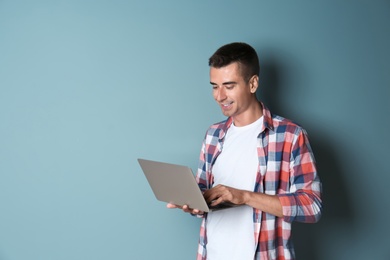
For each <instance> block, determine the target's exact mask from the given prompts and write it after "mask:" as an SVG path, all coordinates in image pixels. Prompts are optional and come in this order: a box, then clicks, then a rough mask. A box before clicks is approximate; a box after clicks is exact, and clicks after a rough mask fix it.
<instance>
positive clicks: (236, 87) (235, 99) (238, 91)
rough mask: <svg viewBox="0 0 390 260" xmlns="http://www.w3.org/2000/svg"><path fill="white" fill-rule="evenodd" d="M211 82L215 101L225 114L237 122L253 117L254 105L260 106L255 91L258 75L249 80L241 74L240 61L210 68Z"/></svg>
mask: <svg viewBox="0 0 390 260" xmlns="http://www.w3.org/2000/svg"><path fill="white" fill-rule="evenodd" d="M210 84H211V85H212V87H213V96H214V99H215V101H216V102H217V103H218V105H219V106H220V107H221V110H222V113H223V114H224V115H225V116H228V117H233V120H234V122H235V124H236V122H243V121H244V120H246V119H249V120H251V119H250V117H253V116H255V115H253V112H254V110H256V109H254V107H257V108H258V102H257V100H256V97H255V92H256V89H257V86H258V77H257V76H253V77H252V78H251V79H250V80H249V81H247V80H245V79H244V77H243V76H242V75H241V71H240V68H239V66H238V63H236V62H235V63H231V64H229V65H227V66H225V67H222V68H213V67H211V68H210Z"/></svg>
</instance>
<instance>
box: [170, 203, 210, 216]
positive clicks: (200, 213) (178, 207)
mask: <svg viewBox="0 0 390 260" xmlns="http://www.w3.org/2000/svg"><path fill="white" fill-rule="evenodd" d="M167 208H169V209H182V210H183V211H184V212H186V213H191V214H194V215H202V214H203V213H204V212H203V211H201V210H199V209H192V208H190V207H188V205H183V206H180V205H176V204H172V203H168V204H167Z"/></svg>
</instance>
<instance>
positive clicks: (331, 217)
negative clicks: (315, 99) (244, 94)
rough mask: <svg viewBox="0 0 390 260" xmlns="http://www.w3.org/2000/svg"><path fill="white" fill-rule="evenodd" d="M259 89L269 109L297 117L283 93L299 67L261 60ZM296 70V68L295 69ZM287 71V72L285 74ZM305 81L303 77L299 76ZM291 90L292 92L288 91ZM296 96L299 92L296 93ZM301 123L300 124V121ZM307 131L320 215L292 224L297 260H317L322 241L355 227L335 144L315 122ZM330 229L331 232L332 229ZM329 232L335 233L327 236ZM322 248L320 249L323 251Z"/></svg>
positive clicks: (259, 94) (272, 59) (299, 69)
mask: <svg viewBox="0 0 390 260" xmlns="http://www.w3.org/2000/svg"><path fill="white" fill-rule="evenodd" d="M260 64H261V73H260V88H259V90H258V92H257V93H256V95H257V97H258V98H259V100H261V101H263V102H264V103H265V104H266V106H268V107H269V108H270V110H271V111H272V112H273V113H275V114H279V115H281V116H285V117H287V118H290V119H294V118H299V116H297V115H295V116H294V115H291V114H287V112H289V111H291V109H289V108H288V107H286V105H285V104H284V102H283V97H282V94H283V93H286V92H287V88H291V86H288V85H287V84H288V82H289V79H288V78H285V77H288V76H286V75H288V74H290V75H292V74H291V72H293V73H301V74H303V73H304V72H303V71H302V68H297V67H295V66H294V68H293V67H291V68H290V67H288V66H287V65H286V64H283V63H282V62H281V61H279V60H276V59H275V58H274V57H268V58H267V57H263V58H262V59H260ZM298 67H299V66H298ZM287 70H293V71H289V73H285V72H286V71H287ZM298 78H300V79H304V77H298ZM299 84H300V86H305V85H306V86H307V85H308V84H305V82H299ZM290 91H291V89H290ZM296 94H297V95H298V96H299V93H296ZM299 123H303V122H299ZM304 126H305V128H306V129H308V128H309V129H311V131H310V132H309V135H310V143H311V146H312V148H313V151H314V154H315V157H316V161H317V167H318V172H319V175H320V178H321V180H322V185H323V204H324V205H323V206H324V208H323V215H322V218H321V220H320V222H319V223H316V224H305V223H294V224H293V239H294V245H295V251H296V257H297V259H300V260H320V259H323V258H321V255H322V257H324V254H323V253H321V252H325V251H326V250H327V248H325V245H326V243H322V241H324V239H331V237H332V236H333V237H334V236H337V232H338V231H337V229H336V228H335V227H337V226H340V225H343V226H346V228H347V229H350V230H356V229H355V227H354V222H355V221H354V216H355V214H354V213H353V210H352V208H351V199H350V197H349V194H348V192H347V189H346V185H345V184H346V182H345V180H344V179H343V176H345V175H344V174H343V172H342V171H341V168H340V167H339V165H340V162H341V160H340V159H338V158H336V157H335V153H334V152H333V150H334V149H336V148H337V144H332V142H331V138H329V137H328V136H329V134H330V133H326V132H324V131H323V130H321V129H320V126H318V125H316V123H315V122H304ZM332 229H333V230H332ZM329 232H334V233H333V234H330V235H329ZM322 247H323V248H322Z"/></svg>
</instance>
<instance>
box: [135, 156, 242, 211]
mask: <svg viewBox="0 0 390 260" xmlns="http://www.w3.org/2000/svg"><path fill="white" fill-rule="evenodd" d="M138 163H139V164H140V166H141V168H142V171H143V172H144V174H145V177H146V179H147V180H148V182H149V185H150V187H151V188H152V190H153V193H154V195H155V196H156V198H157V200H159V201H163V202H167V203H172V204H176V205H180V206H183V205H188V206H189V207H190V208H193V209H199V210H201V211H203V212H209V211H215V210H220V209H225V208H231V207H234V206H237V205H235V204H232V203H220V204H218V205H216V206H209V205H207V202H206V200H205V199H204V197H203V194H202V191H201V190H200V188H199V186H198V184H197V182H196V180H195V176H194V174H193V172H192V170H191V168H189V167H187V166H183V165H177V164H171V163H164V162H157V161H152V160H146V159H138Z"/></svg>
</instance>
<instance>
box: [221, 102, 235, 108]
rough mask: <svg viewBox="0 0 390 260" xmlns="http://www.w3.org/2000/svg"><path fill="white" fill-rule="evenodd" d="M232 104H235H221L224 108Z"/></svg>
mask: <svg viewBox="0 0 390 260" xmlns="http://www.w3.org/2000/svg"><path fill="white" fill-rule="evenodd" d="M231 104H233V102H230V103H226V104H221V106H223V107H228V106H230V105H231Z"/></svg>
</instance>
